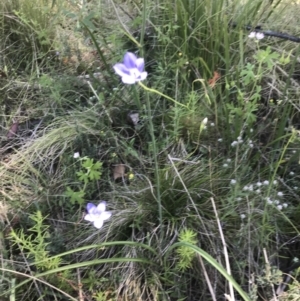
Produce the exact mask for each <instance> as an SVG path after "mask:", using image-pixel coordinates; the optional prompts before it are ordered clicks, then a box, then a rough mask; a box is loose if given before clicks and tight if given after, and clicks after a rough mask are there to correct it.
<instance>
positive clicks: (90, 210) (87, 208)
mask: <svg viewBox="0 0 300 301" xmlns="http://www.w3.org/2000/svg"><path fill="white" fill-rule="evenodd" d="M95 209H96V206H95V205H94V204H92V203H87V205H86V210H87V212H88V213H92V212H93V211H94V210H95Z"/></svg>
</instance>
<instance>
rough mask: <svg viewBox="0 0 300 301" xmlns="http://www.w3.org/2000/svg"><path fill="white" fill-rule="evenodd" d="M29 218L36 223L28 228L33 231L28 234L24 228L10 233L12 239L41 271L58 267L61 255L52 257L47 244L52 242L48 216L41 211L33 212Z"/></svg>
mask: <svg viewBox="0 0 300 301" xmlns="http://www.w3.org/2000/svg"><path fill="white" fill-rule="evenodd" d="M29 218H30V219H31V220H32V221H33V222H34V225H33V226H32V227H31V228H29V229H28V231H29V232H30V233H31V234H29V235H26V234H25V233H24V231H23V230H20V231H19V232H15V231H14V230H12V232H11V233H10V239H11V241H12V242H13V243H14V244H16V245H18V247H19V248H20V249H21V250H22V252H24V254H25V255H26V257H27V258H28V260H29V262H30V263H31V264H32V265H35V266H36V267H37V268H38V270H40V271H48V270H51V269H55V268H58V267H59V265H60V263H61V260H60V258H59V257H56V258H51V257H50V256H49V252H48V251H47V246H48V245H49V244H50V241H49V238H50V236H49V232H48V228H49V227H48V226H46V225H45V219H46V217H43V216H42V213H41V212H40V211H37V212H36V213H35V214H31V215H30V216H29Z"/></svg>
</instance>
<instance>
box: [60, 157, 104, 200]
mask: <svg viewBox="0 0 300 301" xmlns="http://www.w3.org/2000/svg"><path fill="white" fill-rule="evenodd" d="M80 163H81V168H82V169H81V170H80V171H78V172H76V175H77V177H78V179H79V180H80V181H81V182H83V184H84V185H83V187H82V188H81V189H80V190H79V191H74V190H73V189H72V188H71V187H67V190H66V192H65V195H66V197H68V198H70V202H71V204H72V205H74V204H78V205H80V206H81V205H83V204H84V197H85V194H86V192H85V190H86V189H87V185H88V184H89V183H90V182H95V181H98V180H99V179H100V178H101V175H102V162H99V161H96V162H94V159H91V158H88V157H84V158H81V159H80Z"/></svg>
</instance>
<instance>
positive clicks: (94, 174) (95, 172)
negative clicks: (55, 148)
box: [76, 157, 102, 184]
mask: <svg viewBox="0 0 300 301" xmlns="http://www.w3.org/2000/svg"><path fill="white" fill-rule="evenodd" d="M81 167H82V168H83V169H82V170H81V171H78V172H77V173H76V174H77V176H78V179H79V180H80V181H82V182H84V183H85V184H87V183H88V182H89V181H96V180H99V179H100V177H101V175H102V163H101V162H99V161H97V162H94V159H91V158H88V157H84V158H82V159H81Z"/></svg>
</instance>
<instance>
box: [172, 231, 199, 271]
mask: <svg viewBox="0 0 300 301" xmlns="http://www.w3.org/2000/svg"><path fill="white" fill-rule="evenodd" d="M178 240H179V241H180V242H187V243H190V244H193V245H196V244H197V243H198V240H197V233H196V232H195V231H193V230H191V229H183V230H181V232H180V233H179V237H178ZM176 252H177V254H178V256H179V261H178V263H177V269H178V270H181V271H185V270H186V269H188V268H190V267H191V266H192V262H193V259H194V256H195V252H194V250H192V249H191V248H188V247H186V246H184V245H182V246H180V247H178V249H176Z"/></svg>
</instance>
